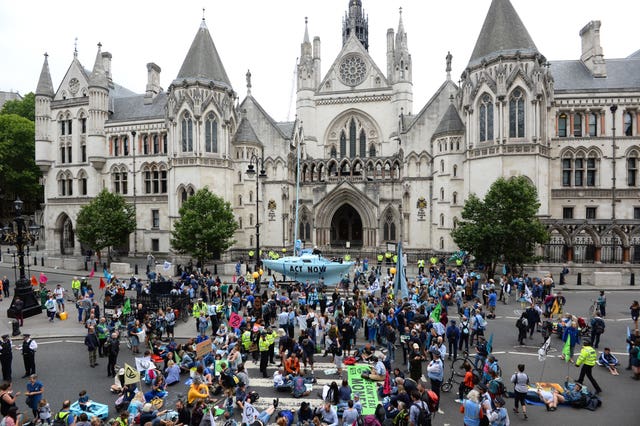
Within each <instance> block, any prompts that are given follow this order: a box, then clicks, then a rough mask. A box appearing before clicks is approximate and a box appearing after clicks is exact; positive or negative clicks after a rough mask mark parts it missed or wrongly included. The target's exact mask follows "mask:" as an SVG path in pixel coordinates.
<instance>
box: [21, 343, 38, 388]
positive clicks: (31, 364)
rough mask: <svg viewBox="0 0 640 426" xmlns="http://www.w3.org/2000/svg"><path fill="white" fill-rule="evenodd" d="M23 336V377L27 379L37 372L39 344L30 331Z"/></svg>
mask: <svg viewBox="0 0 640 426" xmlns="http://www.w3.org/2000/svg"><path fill="white" fill-rule="evenodd" d="M22 337H23V338H24V340H23V341H22V360H23V361H24V376H22V378H23V379H25V378H27V377H29V376H30V375H32V374H36V350H37V349H38V344H37V343H36V341H35V340H33V339H32V338H31V334H29V333H24V334H23V335H22Z"/></svg>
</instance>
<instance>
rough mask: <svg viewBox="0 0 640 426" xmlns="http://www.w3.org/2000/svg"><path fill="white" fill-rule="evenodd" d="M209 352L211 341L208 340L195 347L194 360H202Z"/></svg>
mask: <svg viewBox="0 0 640 426" xmlns="http://www.w3.org/2000/svg"><path fill="white" fill-rule="evenodd" d="M209 352H211V340H210V339H209V338H207V340H203V341H202V342H200V343H198V344H197V345H196V359H202V358H203V357H204V356H205V355H206V354H208V353H209Z"/></svg>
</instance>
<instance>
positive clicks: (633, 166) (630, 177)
mask: <svg viewBox="0 0 640 426" xmlns="http://www.w3.org/2000/svg"><path fill="white" fill-rule="evenodd" d="M637 184H638V153H637V152H636V151H631V152H630V153H629V157H627V186H636V185H637Z"/></svg>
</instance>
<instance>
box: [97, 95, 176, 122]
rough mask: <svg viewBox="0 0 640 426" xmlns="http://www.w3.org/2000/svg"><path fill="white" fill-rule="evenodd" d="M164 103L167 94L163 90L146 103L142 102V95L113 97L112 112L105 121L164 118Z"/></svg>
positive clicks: (165, 103)
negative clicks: (150, 101)
mask: <svg viewBox="0 0 640 426" xmlns="http://www.w3.org/2000/svg"><path fill="white" fill-rule="evenodd" d="M125 90H126V89H125ZM166 105H167V94H166V93H165V92H161V93H159V94H158V95H157V96H156V97H155V98H153V102H152V103H150V104H148V105H145V103H144V95H135V96H129V97H124V98H113V114H111V116H109V120H108V122H107V123H110V122H113V121H130V120H148V119H154V118H164V116H165V106H166Z"/></svg>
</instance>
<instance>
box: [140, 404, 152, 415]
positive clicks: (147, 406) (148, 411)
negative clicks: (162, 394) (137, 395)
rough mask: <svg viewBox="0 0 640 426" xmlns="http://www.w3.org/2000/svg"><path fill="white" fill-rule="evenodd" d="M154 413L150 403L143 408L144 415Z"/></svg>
mask: <svg viewBox="0 0 640 426" xmlns="http://www.w3.org/2000/svg"><path fill="white" fill-rule="evenodd" d="M152 411H153V405H152V404H151V403H150V402H147V403H146V404H144V405H143V406H142V412H143V413H151V412H152Z"/></svg>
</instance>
